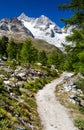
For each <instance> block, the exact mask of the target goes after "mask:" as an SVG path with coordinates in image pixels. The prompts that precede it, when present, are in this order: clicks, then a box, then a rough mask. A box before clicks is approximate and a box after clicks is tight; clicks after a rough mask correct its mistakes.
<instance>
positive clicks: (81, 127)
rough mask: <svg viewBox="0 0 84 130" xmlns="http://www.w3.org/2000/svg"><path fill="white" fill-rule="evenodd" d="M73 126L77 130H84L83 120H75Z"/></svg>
mask: <svg viewBox="0 0 84 130" xmlns="http://www.w3.org/2000/svg"><path fill="white" fill-rule="evenodd" d="M74 124H75V126H76V127H78V128H79V130H84V119H80V118H77V119H75V121H74Z"/></svg>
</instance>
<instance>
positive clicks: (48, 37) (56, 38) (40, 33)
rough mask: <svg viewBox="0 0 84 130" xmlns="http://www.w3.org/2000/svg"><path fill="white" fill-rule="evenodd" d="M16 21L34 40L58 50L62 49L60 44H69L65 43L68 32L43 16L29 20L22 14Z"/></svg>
mask: <svg viewBox="0 0 84 130" xmlns="http://www.w3.org/2000/svg"><path fill="white" fill-rule="evenodd" d="M18 19H19V20H21V21H22V23H23V24H24V26H25V27H26V28H28V29H29V30H30V31H31V32H32V34H33V35H34V37H35V38H38V39H43V40H45V41H47V42H48V43H51V44H53V45H55V46H57V47H58V48H60V49H61V48H62V45H61V43H65V44H69V43H67V42H66V40H65V37H66V36H67V35H69V34H70V32H69V31H65V30H64V29H61V28H60V27H58V26H57V25H56V24H55V23H54V22H52V21H51V20H50V19H49V18H48V17H46V16H44V15H41V16H40V17H39V18H30V17H28V16H26V15H25V14H24V13H22V14H21V15H20V16H19V17H18Z"/></svg>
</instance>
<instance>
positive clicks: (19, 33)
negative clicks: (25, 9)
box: [0, 17, 34, 39]
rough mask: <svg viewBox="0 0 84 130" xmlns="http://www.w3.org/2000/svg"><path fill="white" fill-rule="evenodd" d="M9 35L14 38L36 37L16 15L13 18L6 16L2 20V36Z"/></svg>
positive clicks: (0, 26)
mask: <svg viewBox="0 0 84 130" xmlns="http://www.w3.org/2000/svg"><path fill="white" fill-rule="evenodd" d="M3 35H5V36H7V37H9V38H11V37H13V38H14V39H25V38H27V37H32V38H33V37H34V36H33V34H32V33H31V32H30V30H28V29H27V28H26V27H24V25H23V24H22V22H21V21H20V20H18V19H17V18H16V17H14V18H12V19H10V18H9V19H8V18H4V19H2V20H1V21H0V36H3Z"/></svg>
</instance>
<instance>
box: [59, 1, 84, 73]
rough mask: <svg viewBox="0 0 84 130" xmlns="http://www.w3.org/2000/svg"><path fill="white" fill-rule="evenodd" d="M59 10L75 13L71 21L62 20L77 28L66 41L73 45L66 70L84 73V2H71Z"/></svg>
mask: <svg viewBox="0 0 84 130" xmlns="http://www.w3.org/2000/svg"><path fill="white" fill-rule="evenodd" d="M59 8H60V9H70V10H71V11H73V16H71V17H70V18H69V19H61V20H62V21H63V22H65V24H66V25H70V26H71V25H72V26H75V28H74V29H72V32H73V33H72V35H70V36H68V37H66V40H67V41H68V42H72V44H73V45H72V46H71V47H70V48H69V50H68V53H67V55H68V56H67V60H66V62H65V65H66V63H67V65H69V66H67V65H66V68H67V69H71V68H72V70H75V71H78V72H82V71H83V72H84V60H83V59H84V58H83V56H84V0H71V1H70V3H69V4H64V5H60V6H59ZM65 48H67V46H65ZM68 61H69V62H68ZM69 67H70V68H69Z"/></svg>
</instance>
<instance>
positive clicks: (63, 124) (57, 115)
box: [36, 73, 77, 130]
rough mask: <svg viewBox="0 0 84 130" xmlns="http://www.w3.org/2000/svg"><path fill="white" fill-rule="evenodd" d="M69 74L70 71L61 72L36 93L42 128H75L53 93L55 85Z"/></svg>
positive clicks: (54, 129) (57, 129) (58, 129)
mask: <svg viewBox="0 0 84 130" xmlns="http://www.w3.org/2000/svg"><path fill="white" fill-rule="evenodd" d="M70 75H71V74H70V73H63V74H62V76H61V77H60V78H58V79H56V80H54V81H52V82H51V83H49V84H47V85H46V86H45V87H44V88H43V89H42V90H40V91H39V92H38V93H37V95H36V101H37V106H38V113H39V116H40V118H41V121H42V125H43V130H77V129H76V128H75V127H74V125H73V123H72V121H71V119H70V118H69V115H68V113H67V111H66V109H65V108H64V107H63V106H62V105H61V104H60V103H59V101H57V99H56V97H55V95H54V91H55V87H56V85H57V84H59V83H61V82H62V81H63V79H64V76H70Z"/></svg>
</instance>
